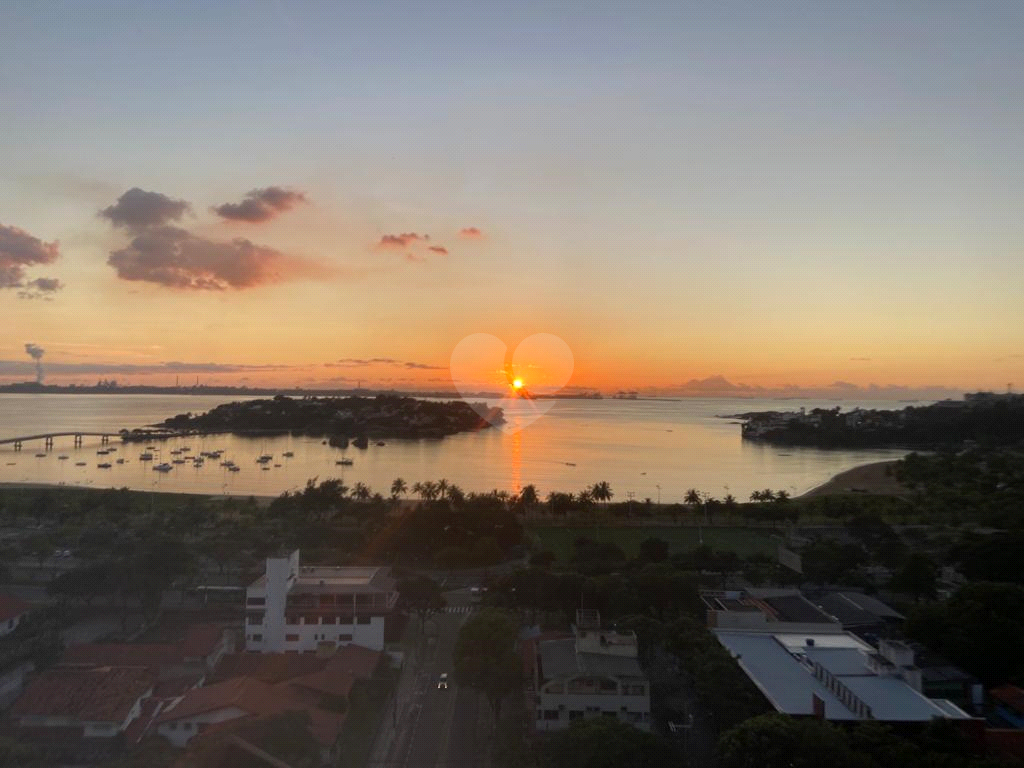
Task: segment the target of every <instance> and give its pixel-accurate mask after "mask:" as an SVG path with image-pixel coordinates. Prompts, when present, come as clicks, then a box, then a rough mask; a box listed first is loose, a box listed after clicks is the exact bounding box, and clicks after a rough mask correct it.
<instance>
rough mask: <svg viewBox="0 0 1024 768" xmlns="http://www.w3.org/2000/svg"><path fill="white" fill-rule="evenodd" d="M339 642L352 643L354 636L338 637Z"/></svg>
mask: <svg viewBox="0 0 1024 768" xmlns="http://www.w3.org/2000/svg"><path fill="white" fill-rule="evenodd" d="M338 641H339V642H342V643H348V642H351V641H352V635H349V634H344V635H338Z"/></svg>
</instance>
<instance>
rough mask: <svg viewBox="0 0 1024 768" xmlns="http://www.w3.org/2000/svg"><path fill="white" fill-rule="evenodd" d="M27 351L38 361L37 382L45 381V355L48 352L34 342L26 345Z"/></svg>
mask: <svg viewBox="0 0 1024 768" xmlns="http://www.w3.org/2000/svg"><path fill="white" fill-rule="evenodd" d="M25 352H26V353H27V354H28V356H29V357H31V358H32V359H33V360H35V361H36V384H42V383H43V355H45V354H46V350H45V349H43V348H42V347H40V346H39V345H38V344H32V343H31V342H30V343H28V344H26V345H25Z"/></svg>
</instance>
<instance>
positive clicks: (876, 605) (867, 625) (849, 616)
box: [815, 592, 906, 634]
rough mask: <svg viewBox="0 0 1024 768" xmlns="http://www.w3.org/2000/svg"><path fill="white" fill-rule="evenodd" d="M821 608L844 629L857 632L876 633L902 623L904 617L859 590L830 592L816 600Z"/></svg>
mask: <svg viewBox="0 0 1024 768" xmlns="http://www.w3.org/2000/svg"><path fill="white" fill-rule="evenodd" d="M815 602H816V604H817V605H818V607H819V608H821V610H823V611H825V612H826V613H828V614H829V615H831V616H834V617H835V618H836V619H837V620H838V621H839V623H840V624H842V625H843V628H844V629H847V630H850V631H851V632H856V633H858V634H864V633H868V634H878V633H882V632H885V631H886V630H887V629H888V628H890V627H893V626H898V625H901V624H903V622H904V621H905V619H906V617H905V616H904V615H903V614H902V613H900V612H899V611H896V610H894V609H893V608H891V607H889V606H888V605H886V604H885V603H883V602H882V601H881V600H879V599H878V598H876V597H872V596H871V595H865V594H862V593H860V592H832V593H830V594H826V595H822V596H821V597H819V598H818V599H817V600H816V601H815Z"/></svg>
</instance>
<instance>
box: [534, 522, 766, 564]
mask: <svg viewBox="0 0 1024 768" xmlns="http://www.w3.org/2000/svg"><path fill="white" fill-rule="evenodd" d="M529 531H530V534H531V535H533V536H535V537H536V538H537V540H538V541H539V542H540V545H541V548H543V549H549V550H551V551H552V552H554V553H555V557H557V558H558V559H559V561H561V562H567V561H568V560H569V558H570V557H571V555H572V542H573V540H575V539H578V538H579V537H580V536H585V537H586V538H588V539H591V540H593V541H601V542H605V541H607V542H613V543H615V544H617V545H618V546H619V547H621V548H622V551H623V552H625V553H626V557H636V555H637V553H638V552H639V551H640V542H642V541H644V540H645V539H649V538H651V537H655V538H659V539H662V540H663V541H667V542H668V546H669V554H674V553H676V552H686V551H688V550H691V549H694V548H696V547H697V546H699V545H700V539H699V535H700V533H699V531H698V529H697V528H696V527H691V526H684V527H680V526H643V527H622V528H611V527H594V526H589V525H580V526H570V527H553V526H537V527H533V528H530V529H529ZM702 533H703V539H704V544H706V545H707V546H709V547H711V548H712V549H715V550H729V551H732V552H735V553H736V554H737V555H739V556H740V557H746V556H748V555H753V554H757V553H761V554H765V555H769V556H774V555H775V553H776V547H777V545H778V540H777V539H774V538H772V535H771V534H772V532H771V531H770V530H766V529H764V528H736V527H705V528H704V529H703V532H702Z"/></svg>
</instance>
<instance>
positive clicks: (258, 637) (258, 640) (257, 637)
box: [252, 635, 263, 643]
mask: <svg viewBox="0 0 1024 768" xmlns="http://www.w3.org/2000/svg"><path fill="white" fill-rule="evenodd" d="M252 639H253V642H254V643H262V642H263V635H253V636H252Z"/></svg>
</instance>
